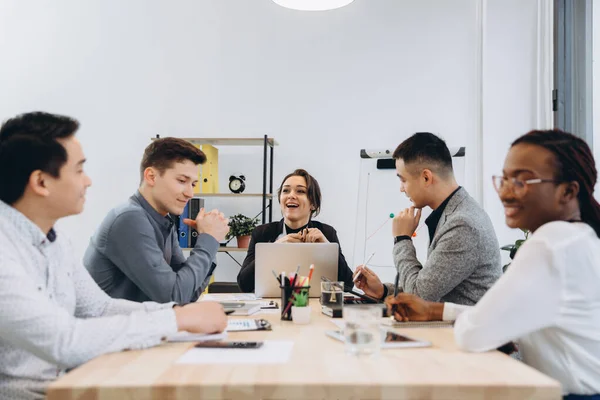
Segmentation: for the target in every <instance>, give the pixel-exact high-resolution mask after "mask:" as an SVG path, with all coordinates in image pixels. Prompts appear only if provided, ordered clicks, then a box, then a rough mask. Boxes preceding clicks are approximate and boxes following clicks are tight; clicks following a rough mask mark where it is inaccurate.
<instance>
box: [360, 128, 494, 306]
mask: <svg viewBox="0 0 600 400" xmlns="http://www.w3.org/2000/svg"><path fill="white" fill-rule="evenodd" d="M393 157H394V159H395V160H396V172H397V174H398V177H399V178H400V191H401V192H404V193H405V194H406V195H407V196H408V197H409V198H410V200H411V201H412V202H413V206H412V207H410V208H408V209H406V210H403V211H401V212H400V213H399V214H398V215H397V216H396V217H395V218H394V221H393V228H392V231H393V235H394V250H393V254H394V264H395V266H396V268H397V270H398V288H399V290H400V291H404V292H406V293H413V294H416V295H418V296H419V297H421V298H423V299H425V300H428V301H442V302H452V303H456V304H465V305H473V304H475V303H477V301H479V299H480V298H481V297H482V296H483V295H484V294H485V292H486V291H487V290H488V289H489V288H490V287H491V286H492V285H493V284H494V282H496V280H497V279H498V278H500V275H501V274H502V267H501V262H500V249H499V245H498V239H497V238H496V234H495V232H494V227H493V226H492V222H491V221H490V218H489V216H488V215H487V213H486V212H485V211H484V210H483V209H482V208H481V207H480V206H479V204H477V202H476V201H475V200H474V199H473V198H472V197H471V196H469V194H468V193H467V191H466V190H465V189H464V188H462V187H460V186H458V183H457V182H456V179H455V178H454V172H453V169H452V157H451V155H450V151H449V150H448V147H447V146H446V143H445V142H444V141H443V140H442V139H440V138H438V137H437V136H435V135H433V134H431V133H428V132H418V133H416V134H414V135H413V136H411V137H410V138H408V139H407V140H405V141H404V142H402V143H401V144H400V145H399V146H398V147H397V148H396V150H395V151H394V154H393ZM425 206H428V207H430V208H431V209H433V212H432V213H431V215H430V216H429V217H428V218H427V219H426V220H425V224H426V225H427V227H428V230H429V240H430V244H429V248H428V251H427V261H426V262H425V264H424V265H423V264H421V263H420V262H419V260H417V255H416V251H415V247H414V245H413V243H412V235H413V233H414V232H415V230H416V229H417V226H418V224H419V220H420V218H421V209H422V208H423V207H425ZM359 272H360V274H359ZM355 279H356V286H357V287H358V288H359V289H362V290H363V291H364V292H365V294H367V295H369V296H372V297H375V298H379V299H384V298H385V297H387V296H388V294H389V295H391V294H393V291H394V285H392V284H385V285H384V284H383V283H381V281H380V280H379V278H378V277H377V275H375V273H373V271H371V270H370V269H369V268H367V267H366V266H364V265H361V266H359V267H357V269H356V272H355Z"/></svg>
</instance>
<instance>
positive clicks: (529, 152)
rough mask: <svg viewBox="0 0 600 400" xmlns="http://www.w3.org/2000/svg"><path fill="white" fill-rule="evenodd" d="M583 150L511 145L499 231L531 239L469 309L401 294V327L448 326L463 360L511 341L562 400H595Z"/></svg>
mask: <svg viewBox="0 0 600 400" xmlns="http://www.w3.org/2000/svg"><path fill="white" fill-rule="evenodd" d="M596 179H597V172H596V168H595V161H594V157H593V155H592V152H591V151H590V148H589V147H588V145H587V144H586V143H585V142H584V141H583V140H582V139H580V138H578V137H576V136H574V135H571V134H569V133H566V132H562V131H559V130H550V131H532V132H529V133H528V134H526V135H524V136H521V137H520V138H518V139H517V140H516V141H515V142H514V143H513V144H512V146H511V148H510V151H509V152H508V155H507V157H506V160H505V162H504V171H503V175H502V176H498V177H494V179H493V182H494V187H495V188H496V190H497V191H498V194H499V196H500V200H501V201H502V204H503V205H504V215H505V218H506V224H507V225H508V226H509V227H511V228H521V229H527V230H529V231H531V232H532V234H531V235H530V236H529V239H528V240H527V241H526V242H525V243H524V244H523V245H522V246H521V248H520V249H519V251H518V252H517V254H516V256H515V258H514V260H513V262H512V263H511V265H510V266H509V267H508V270H507V272H506V274H504V276H503V277H502V278H500V280H498V282H496V284H495V285H494V286H493V287H492V288H491V289H490V290H489V291H488V292H487V293H486V294H485V295H484V296H483V297H482V299H481V300H480V301H479V302H478V303H477V304H476V305H475V306H471V307H468V306H461V305H456V304H452V303H433V302H427V301H424V300H422V299H420V298H418V297H416V296H413V295H409V294H400V295H398V296H397V297H396V298H392V297H388V299H386V302H387V304H388V307H389V308H390V309H393V310H394V317H395V318H396V319H397V320H400V321H407V320H414V321H424V320H456V322H455V325H454V336H455V338H456V341H457V343H458V345H459V347H461V348H462V349H463V350H467V351H474V352H480V351H487V350H492V349H495V348H497V347H499V346H501V345H503V344H505V343H507V342H511V341H517V342H518V345H519V350H520V352H521V354H522V356H523V361H524V362H525V363H527V364H529V365H530V366H532V367H534V368H536V369H538V370H540V371H541V372H543V373H545V374H547V375H549V376H551V377H553V378H554V379H556V380H558V381H559V382H560V383H561V385H562V389H563V393H564V394H565V399H569V400H571V399H600V394H599V393H600V239H599V236H600V204H598V202H597V201H596V200H595V198H594V196H593V192H594V186H595V185H596Z"/></svg>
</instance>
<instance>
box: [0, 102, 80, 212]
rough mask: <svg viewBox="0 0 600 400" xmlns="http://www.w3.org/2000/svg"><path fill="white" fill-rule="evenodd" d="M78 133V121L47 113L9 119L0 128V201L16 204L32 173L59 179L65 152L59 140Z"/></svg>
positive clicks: (65, 160)
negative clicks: (44, 173) (42, 173)
mask: <svg viewBox="0 0 600 400" xmlns="http://www.w3.org/2000/svg"><path fill="white" fill-rule="evenodd" d="M78 129H79V122H77V120H75V119H73V118H70V117H67V116H64V115H56V114H50V113H46V112H39V111H38V112H30V113H26V114H21V115H18V116H16V117H14V118H11V119H9V120H7V121H5V122H4V124H2V127H0V200H2V201H3V202H5V203H7V204H10V205H12V204H14V203H15V202H16V201H17V200H19V199H20V198H21V197H22V196H23V193H25V188H26V187H27V182H28V181H29V178H30V177H31V174H32V173H33V172H34V171H38V170H40V171H43V172H46V173H48V174H50V175H52V176H53V177H56V178H58V177H59V173H60V169H61V167H62V166H63V165H64V164H65V163H66V162H67V151H66V150H65V148H64V147H63V145H62V144H60V143H59V142H58V139H66V138H69V137H71V136H73V135H74V134H75V132H77V130H78Z"/></svg>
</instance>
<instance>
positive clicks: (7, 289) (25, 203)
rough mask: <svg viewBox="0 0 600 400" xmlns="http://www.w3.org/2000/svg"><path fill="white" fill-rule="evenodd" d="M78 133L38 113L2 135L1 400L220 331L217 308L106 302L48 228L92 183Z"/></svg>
mask: <svg viewBox="0 0 600 400" xmlns="http://www.w3.org/2000/svg"><path fill="white" fill-rule="evenodd" d="M78 128H79V123H78V122H77V121H75V120H74V119H71V118H69V117H64V116H60V115H53V114H47V113H41V112H36V113H28V114H23V115H20V116H17V117H15V118H12V119H10V120H8V121H6V123H4V124H3V125H2V127H1V128H0V243H1V245H0V360H2V362H0V399H26V400H30V399H31V400H33V399H43V398H44V395H45V390H46V386H47V385H48V384H49V383H50V382H51V381H53V380H54V379H56V378H57V377H58V376H60V375H62V374H63V373H64V372H65V370H66V369H69V368H74V367H76V366H78V365H80V364H82V363H85V362H87V361H89V360H91V359H92V358H94V357H97V356H100V355H102V354H105V353H110V352H116V351H121V350H125V349H140V348H145V347H150V346H154V345H157V344H159V343H160V342H161V340H162V338H164V337H165V336H168V335H171V334H174V333H176V332H177V331H178V330H185V331H189V332H198V333H212V332H219V331H222V330H224V329H225V327H226V326H227V317H226V316H225V313H224V312H223V307H222V306H221V305H220V304H218V303H214V302H201V303H194V304H188V305H186V306H184V307H174V304H173V303H168V304H157V303H151V302H148V303H143V304H142V303H135V302H131V301H126V300H117V299H111V298H110V297H109V296H107V295H106V293H104V292H103V291H102V290H100V288H99V287H98V285H96V284H95V283H94V281H93V280H92V279H91V278H90V276H89V274H88V273H87V271H86V270H85V268H83V266H82V265H81V263H80V262H78V261H77V260H75V259H74V258H73V257H72V253H73V252H72V249H71V248H70V244H69V241H68V239H66V238H65V236H64V235H63V234H61V233H60V232H58V233H57V231H55V229H54V226H55V224H56V221H57V220H59V219H61V218H63V217H66V216H69V215H75V214H79V213H80V212H81V211H82V210H83V205H84V203H85V194H86V190H87V188H88V187H89V186H90V185H91V180H90V178H89V177H88V176H87V175H86V173H85V172H84V170H83V165H84V163H85V156H84V155H83V149H82V147H81V144H80V143H79V141H78V140H77V138H76V137H75V133H76V132H77V130H78Z"/></svg>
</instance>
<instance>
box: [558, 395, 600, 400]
mask: <svg viewBox="0 0 600 400" xmlns="http://www.w3.org/2000/svg"><path fill="white" fill-rule="evenodd" d="M563 400H600V394H568V395H566V396H565V397H563Z"/></svg>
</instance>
